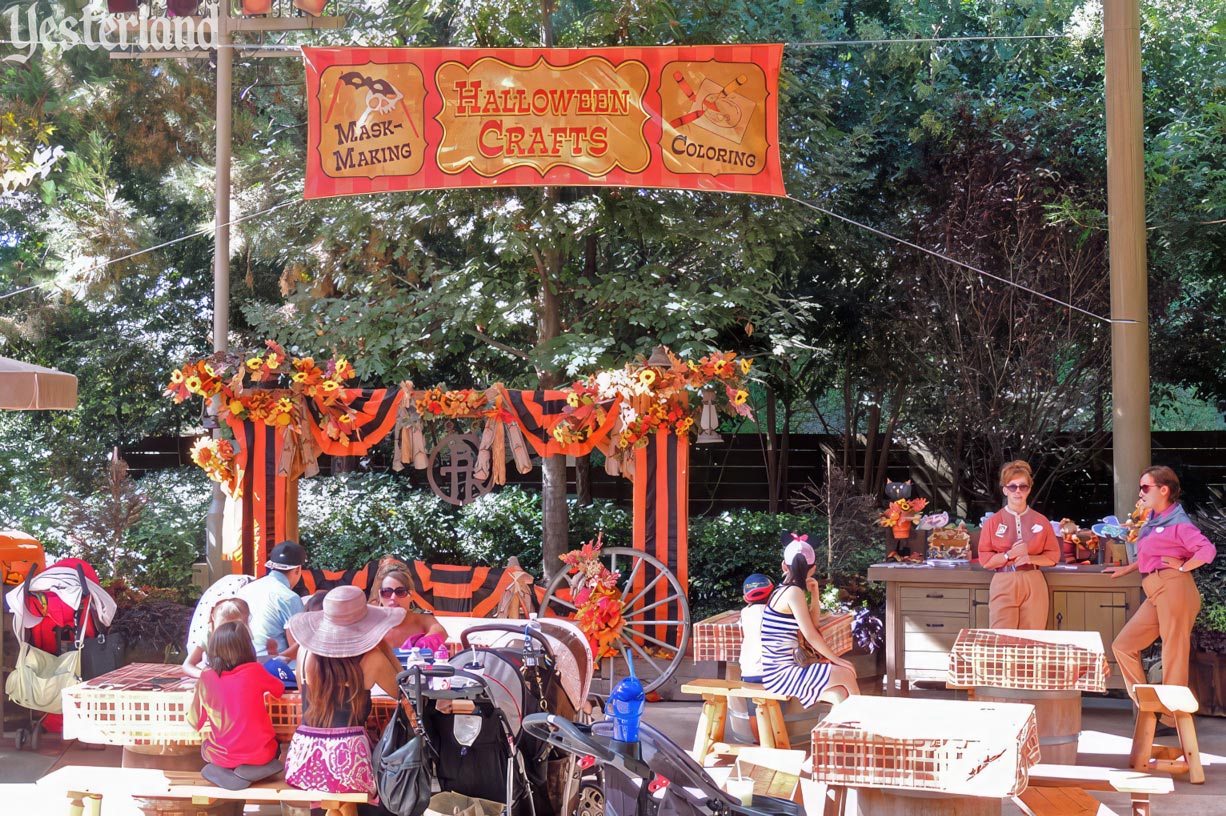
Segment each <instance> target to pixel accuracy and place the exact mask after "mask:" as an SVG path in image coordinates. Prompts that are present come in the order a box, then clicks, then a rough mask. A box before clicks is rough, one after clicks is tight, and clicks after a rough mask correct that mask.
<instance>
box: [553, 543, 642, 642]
mask: <svg viewBox="0 0 1226 816" xmlns="http://www.w3.org/2000/svg"><path fill="white" fill-rule="evenodd" d="M602 539H603V537H602V536H601V535H597V536H596V538H595V539H593V540H592V541H588V542H586V543H585V544H584V545H583V546H582V547H580V548H579V549H577V550H571V551H570V552H568V553H566V554H565V555H563V556H561V558H562V563H563V564H565V565H566V566H568V567H570V569H571V572H572V573H573V575H572V577H571V592H572V593H573V598H574V602H575V607H576V611H575V616H574V621H575V623H576V624H578V626H579V628H580V629H581V630H583V634H584V635H586V636H587V641H588V643H589V644H590V645H591V647H592V655H593V658H594V660H595V662H596V663H599V662H600V660H601V659H603V658H606V657H613V656H614V655H616V654H617V653H618V652H619V651H620V650H619V649H618V647H617V645H616V644H617V640H618V638H620V637H621V633H622V627H623V626H625V623H626V620H625V618H623V617H622V599H621V593H620V592H619V591H618V589H617V579H618V576H619V573H616V572H613V571H612V570H610V569H609V568H608V567H606V566H605V565H604V564H602V563H601V562H600V548H601V547H602V546H603V545H604V542H603V540H602Z"/></svg>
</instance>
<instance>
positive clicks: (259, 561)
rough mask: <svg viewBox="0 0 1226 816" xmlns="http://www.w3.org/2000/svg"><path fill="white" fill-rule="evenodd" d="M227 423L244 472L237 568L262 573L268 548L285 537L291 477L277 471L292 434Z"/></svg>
mask: <svg viewBox="0 0 1226 816" xmlns="http://www.w3.org/2000/svg"><path fill="white" fill-rule="evenodd" d="M227 424H229V426H230V430H231V431H233V432H234V438H235V440H236V441H237V443H238V445H237V448H238V450H237V452H236V453H235V457H234V465H235V467H236V468H239V469H240V470H241V471H242V478H241V479H240V480H239V489H240V490H241V491H242V507H243V522H242V549H241V556H240V558H239V560H238V562H237V564H236V567H237V568H238V569H241V570H242V571H243V572H246V573H247V574H248V575H255V574H257V573H262V572H263V569H264V561H265V560H266V558H267V555H266V554H267V552H268V549H269V547H270V546H271V545H272V544H276V543H277V542H278V541H282V540H284V539H285V537H286V529H287V525H286V513H287V508H288V501H287V491H288V489H289V478H288V477H287V476H278V475H277V471H278V465H279V464H280V460H281V457H282V456H283V455H284V453H283V451H284V443H285V434H286V433H288V432H289V431H288V430H287V429H286V428H285V427H280V426H278V427H274V426H271V425H265V424H264V423H263V422H249V421H243V420H235V419H233V418H230V419H228V420H227ZM270 542H271V544H270Z"/></svg>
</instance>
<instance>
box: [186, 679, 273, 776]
mask: <svg viewBox="0 0 1226 816" xmlns="http://www.w3.org/2000/svg"><path fill="white" fill-rule="evenodd" d="M265 693H268V694H271V695H272V696H273V697H277V698H279V697H281V695H282V694H284V693H285V686H284V685H283V684H282V683H281V681H280V680H278V679H277V678H276V677H273V676H272V675H271V674H270V673H269V672H268V671H267V670H266V669H265V668H264V667H263V666H261V665H260V664H259V663H243V664H241V665H239V666H237V667H235V668H234V669H232V670H231V671H228V672H225V673H224V674H222V675H220V676H219V675H218V674H217V672H215V671H214V670H212V669H205V670H204V672H203V673H201V675H200V680H199V681H197V683H196V695H195V697H193V698H192V705H191V708H190V709H188V712H187V722H188V724H190V725H191V726H192V727H193V728H195V729H196V730H197V731H200V732H201V733H203V734H204V745H202V746H201V749H200V753H201V754H202V755H203V756H204V758H205V760H206V761H207V762H212V763H213V764H214V765H218V766H220V767H222V768H237V767H238V766H239V765H264V764H265V763H268V762H271V761H272V760H274V759H276V757H277V738H276V734H275V733H274V732H273V728H272V718H271V717H270V716H269V714H268V707H267V706H266V705H265V703H264V694H265Z"/></svg>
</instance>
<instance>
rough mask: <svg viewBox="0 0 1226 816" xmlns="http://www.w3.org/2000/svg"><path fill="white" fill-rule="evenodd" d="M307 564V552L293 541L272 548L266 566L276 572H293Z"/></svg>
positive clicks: (283, 542)
mask: <svg viewBox="0 0 1226 816" xmlns="http://www.w3.org/2000/svg"><path fill="white" fill-rule="evenodd" d="M305 563H306V550H304V549H302V547H301V546H299V545H298V544H296V543H295V542H293V541H282V542H281V543H280V544H278V545H277V546H275V547H273V548H272V552H270V553H269V554H268V560H267V561H265V562H264V566H265V567H267V568H268V569H275V570H282V571H285V570H292V569H294V568H295V567H301V566H302V565H303V564H305Z"/></svg>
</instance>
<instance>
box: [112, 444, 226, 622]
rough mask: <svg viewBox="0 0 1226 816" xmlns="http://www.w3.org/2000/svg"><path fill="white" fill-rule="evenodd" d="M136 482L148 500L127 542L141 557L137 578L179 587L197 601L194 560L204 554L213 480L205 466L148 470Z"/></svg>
mask: <svg viewBox="0 0 1226 816" xmlns="http://www.w3.org/2000/svg"><path fill="white" fill-rule="evenodd" d="M136 487H137V490H138V492H139V493H140V494H141V495H142V496H144V497H145V499H146V502H145V505H144V507H143V508H142V509H141V515H140V519H139V520H138V521H137V522H136V523H135V524H134V525H133V526H132V527H131V528H129V530H128V531H127V534H126V535H125V536H124V547H125V549H127V550H128V552H129V553H130V555H131V557H132V558H133V559H134V560H135V561H136V563H137V566H136V576H137V578H138V582H139V583H140V584H142V585H145V586H153V587H168V588H175V589H179V590H180V593H179V595H180V597H179V600H180V601H182V602H184V603H189V602H192V601H194V600H195V598H196V597H197V596H198V594H199V593H198V590H195V589H194V588H193V587H192V564H193V563H194V562H196V561H199V560H202V559H203V558H204V554H205V547H206V541H207V536H206V533H205V520H206V517H207V516H208V512H209V504H210V502H211V501H212V498H213V483H212V482H210V481H209V480H208V478H207V477H206V476H205V475H204V472H203V471H201V470H200V468H197V467H185V468H179V469H177V470H161V471H156V472H153V473H147V474H145V475H144V476H141V477H140V478H139V479H137V480H136Z"/></svg>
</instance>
